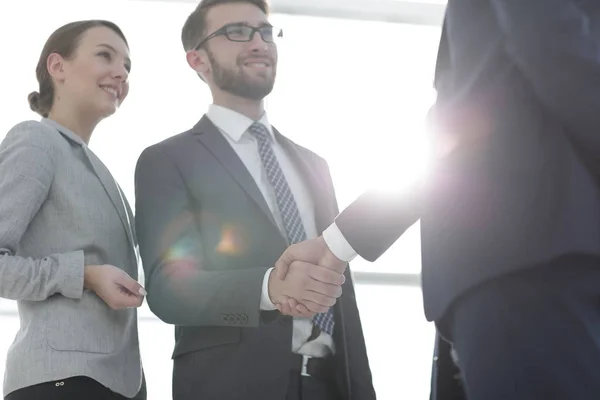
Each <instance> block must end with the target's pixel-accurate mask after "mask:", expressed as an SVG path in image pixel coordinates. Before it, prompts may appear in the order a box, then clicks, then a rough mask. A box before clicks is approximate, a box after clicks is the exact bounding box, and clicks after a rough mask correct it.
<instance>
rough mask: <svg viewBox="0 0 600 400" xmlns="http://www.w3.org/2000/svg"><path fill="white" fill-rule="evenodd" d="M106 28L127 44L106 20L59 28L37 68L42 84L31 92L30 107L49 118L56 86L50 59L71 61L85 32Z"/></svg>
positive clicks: (38, 79)
mask: <svg viewBox="0 0 600 400" xmlns="http://www.w3.org/2000/svg"><path fill="white" fill-rule="evenodd" d="M102 26H103V27H105V28H108V29H111V30H112V31H114V32H115V33H116V34H117V35H119V36H120V37H121V39H123V41H124V42H125V44H127V39H125V35H124V34H123V32H122V31H121V29H120V28H119V27H118V26H117V25H116V24H114V23H112V22H110V21H104V20H87V21H76V22H71V23H69V24H66V25H64V26H61V27H60V28H58V29H57V30H56V31H54V33H52V35H50V37H49V38H48V40H47V41H46V44H45V45H44V48H43V50H42V54H41V55H40V59H39V61H38V64H37V67H36V69H35V75H36V77H37V81H38V83H39V84H40V88H39V91H37V92H31V93H30V94H29V96H28V100H29V107H31V109H32V110H33V111H35V112H36V113H38V114H40V115H41V116H42V117H48V113H49V112H50V110H51V109H52V103H53V102H54V84H53V82H52V77H51V76H50V74H49V73H48V67H47V62H48V57H49V56H50V55H51V54H52V53H57V54H60V55H61V56H62V57H63V58H65V59H69V58H71V57H72V56H73V54H74V53H75V51H76V50H77V47H78V46H79V41H80V40H81V37H82V36H83V34H84V33H85V32H87V31H88V30H89V29H91V28H95V27H102Z"/></svg>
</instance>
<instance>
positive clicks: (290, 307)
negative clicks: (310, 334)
mask: <svg viewBox="0 0 600 400" xmlns="http://www.w3.org/2000/svg"><path fill="white" fill-rule="evenodd" d="M297 306H298V302H297V301H296V300H295V299H289V298H288V297H287V296H283V299H282V303H279V304H276V305H275V307H277V310H279V312H280V313H281V314H284V315H289V316H291V317H299V318H312V316H313V315H314V313H312V312H310V311H308V312H299V311H297V310H296V307H297Z"/></svg>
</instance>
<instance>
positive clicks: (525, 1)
mask: <svg viewBox="0 0 600 400" xmlns="http://www.w3.org/2000/svg"><path fill="white" fill-rule="evenodd" d="M490 2H491V5H492V7H493V9H494V12H495V13H496V16H497V21H498V24H499V26H500V29H501V31H502V35H503V41H504V47H505V49H506V52H507V54H508V55H509V57H510V58H511V59H512V60H513V62H514V63H515V65H516V66H517V68H518V69H519V70H520V71H521V73H522V74H523V76H524V77H525V79H526V80H527V81H528V82H529V83H530V84H531V86H532V88H533V90H534V92H535V93H536V95H537V96H538V98H539V99H540V101H541V103H542V104H543V105H544V106H545V107H546V108H547V109H548V110H549V111H550V112H551V113H552V114H554V115H555V116H556V117H557V118H558V119H559V120H560V121H561V122H562V124H563V125H564V126H565V127H566V128H567V129H566V131H567V133H568V134H569V135H571V139H572V140H573V141H574V143H575V144H577V145H579V147H580V148H581V149H582V150H583V151H584V152H585V153H586V154H587V155H588V157H589V158H590V161H591V162H592V163H593V165H595V167H598V166H599V165H600V135H599V132H600V118H599V117H598V115H599V113H600V96H599V95H598V94H599V93H600V33H599V32H598V29H599V26H598V21H595V20H593V18H596V19H597V17H593V16H592V15H591V14H589V15H586V13H585V12H584V11H583V10H582V9H581V4H582V3H583V2H578V3H577V2H576V1H574V0H490ZM594 7H596V6H594Z"/></svg>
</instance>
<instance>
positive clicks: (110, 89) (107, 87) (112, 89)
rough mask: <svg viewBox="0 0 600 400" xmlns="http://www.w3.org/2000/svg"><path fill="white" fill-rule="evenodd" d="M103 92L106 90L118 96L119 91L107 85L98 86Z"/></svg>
mask: <svg viewBox="0 0 600 400" xmlns="http://www.w3.org/2000/svg"><path fill="white" fill-rule="evenodd" d="M100 87H101V88H102V89H103V90H104V91H105V92H108V93H110V94H112V95H113V96H115V97H119V93H118V92H117V90H116V89H114V88H111V87H109V86H100Z"/></svg>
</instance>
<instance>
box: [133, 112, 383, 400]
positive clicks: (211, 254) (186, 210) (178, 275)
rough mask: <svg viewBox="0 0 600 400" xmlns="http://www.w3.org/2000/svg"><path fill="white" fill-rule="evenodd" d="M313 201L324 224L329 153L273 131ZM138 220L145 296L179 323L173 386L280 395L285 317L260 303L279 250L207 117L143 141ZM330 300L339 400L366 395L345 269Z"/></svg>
mask: <svg viewBox="0 0 600 400" xmlns="http://www.w3.org/2000/svg"><path fill="white" fill-rule="evenodd" d="M276 139H277V140H278V141H279V142H280V143H281V145H282V146H283V147H284V149H285V150H286V152H287V153H288V154H289V155H290V157H291V158H292V160H293V161H294V162H295V164H296V166H297V167H298V169H299V170H300V171H301V173H302V176H303V177H304V178H305V182H306V184H307V187H309V188H310V191H311V194H312V196H313V199H314V202H315V214H316V217H315V218H316V224H317V229H318V231H319V232H321V231H322V230H323V229H325V228H326V227H327V226H328V225H329V224H331V223H332V222H333V220H334V218H335V216H336V215H337V213H338V208H337V204H336V200H335V194H334V189H333V184H332V180H331V177H330V175H329V169H328V166H327V163H326V162H325V160H323V159H322V158H321V157H319V156H317V155H316V154H314V153H312V152H310V151H309V150H307V149H305V148H302V147H300V146H298V145H297V144H295V143H293V142H292V141H290V140H289V139H286V138H285V137H283V136H282V135H280V134H279V133H277V132H276ZM135 184H136V199H137V202H136V223H137V232H138V235H139V243H140V251H141V255H142V260H143V263H144V270H145V272H146V289H147V291H148V304H149V306H150V308H151V309H152V311H153V312H154V313H155V314H156V315H157V316H158V317H159V318H160V319H162V320H163V321H165V322H167V323H171V324H175V325H176V328H175V337H176V344H175V350H174V353H173V358H174V360H175V361H174V375H173V380H174V396H175V399H177V400H186V399H190V400H191V399H194V400H195V399H203V400H210V399H215V400H216V399H218V400H228V399H231V400H233V399H262V400H269V399H272V400H280V399H283V398H285V394H286V391H287V386H288V379H289V376H290V368H291V365H292V363H291V358H292V352H291V340H292V319H291V318H290V317H284V316H281V314H279V312H278V311H261V310H260V309H259V307H260V298H261V292H262V281H263V277H264V274H265V272H266V271H267V269H268V268H270V267H272V266H273V265H274V264H275V262H276V261H277V259H278V258H279V256H280V255H281V254H282V252H283V251H284V250H285V249H286V247H287V244H286V239H285V238H284V237H283V236H282V234H281V233H280V230H279V229H278V227H277V225H276V223H275V221H274V220H273V217H272V215H271V213H270V211H269V208H268V206H267V204H266V202H265V200H264V198H263V197H262V195H261V192H260V190H259V188H258V187H257V186H256V184H255V182H254V180H253V179H252V177H251V175H250V174H249V172H248V171H247V169H246V168H245V166H244V165H243V163H242V161H241V160H240V159H239V158H238V156H237V154H236V153H235V151H234V150H233V149H232V148H231V146H230V145H229V143H228V142H227V141H226V139H225V138H224V137H223V135H222V134H221V133H220V132H219V131H218V130H217V128H216V127H215V126H214V125H213V124H212V122H210V120H209V119H208V118H207V117H204V118H202V120H200V122H199V123H198V124H197V125H196V126H195V127H194V128H193V129H191V130H190V131H187V132H184V133H182V134H180V135H177V136H174V137H172V138H170V139H167V140H165V141H163V142H161V143H159V144H156V145H154V146H151V147H149V148H147V149H146V150H144V152H143V153H142V155H141V156H140V159H139V161H138V164H137V168H136V177H135ZM343 290H344V294H343V295H342V297H341V298H340V299H339V300H338V302H337V304H336V306H335V319H336V327H335V330H334V341H335V344H336V350H337V352H336V356H335V365H336V370H337V378H338V381H339V389H340V391H341V393H342V394H343V396H344V399H357V400H365V399H374V398H375V393H374V390H373V386H372V379H371V372H370V368H369V363H368V359H367V353H366V348H365V343H364V337H363V333H362V327H361V323H360V318H359V314H358V309H357V306H356V298H355V294H354V288H353V286H352V281H351V279H350V276H347V280H346V283H345V285H344V288H343Z"/></svg>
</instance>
